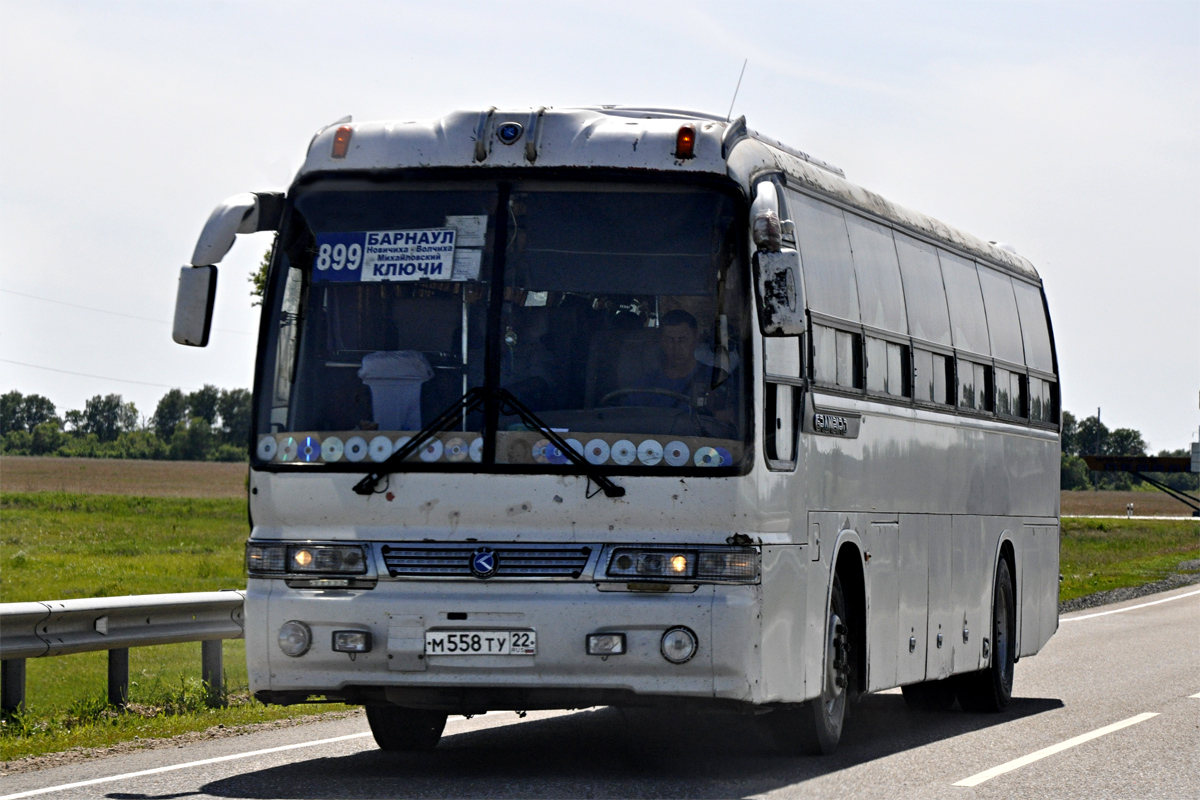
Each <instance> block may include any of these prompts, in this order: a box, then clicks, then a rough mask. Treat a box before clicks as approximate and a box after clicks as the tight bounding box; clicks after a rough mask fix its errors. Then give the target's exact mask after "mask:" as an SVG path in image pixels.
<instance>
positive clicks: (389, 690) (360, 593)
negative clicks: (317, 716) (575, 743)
mask: <svg viewBox="0 0 1200 800" xmlns="http://www.w3.org/2000/svg"><path fill="white" fill-rule="evenodd" d="M619 588H621V589H622V590H621V591H601V589H600V588H599V587H598V586H597V584H594V583H581V584H575V583H565V582H563V583H560V582H545V583H534V582H530V583H501V582H492V583H485V582H483V581H479V582H470V583H468V582H421V581H380V582H379V584H378V585H377V586H376V587H375V588H373V589H369V590H340V589H339V590H313V589H293V588H289V587H288V586H287V585H286V583H285V582H284V581H281V580H263V579H251V580H250V582H249V587H248V591H247V594H246V603H245V619H246V657H247V665H248V668H249V677H250V689H251V692H253V693H254V694H255V696H257V697H259V698H260V699H261V700H263V701H265V702H273V703H294V702H306V701H309V700H310V699H314V698H316V697H318V696H319V697H322V698H323V699H325V700H340V701H344V702H351V703H381V702H391V703H396V704H399V705H405V706H410V707H414V708H422V707H424V708H438V709H442V710H446V711H450V712H454V713H476V712H479V711H485V710H501V709H522V710H528V709H535V708H581V707H587V706H592V705H639V704H649V703H656V702H663V701H671V700H691V701H705V700H716V701H738V702H741V703H744V702H751V703H753V702H755V701H756V700H758V699H759V697H758V696H759V692H758V688H759V686H760V681H759V679H758V676H759V674H760V647H759V643H760V636H761V625H760V616H759V613H760V608H761V602H760V600H761V592H760V587H759V586H757V585H713V584H707V585H703V584H702V585H700V586H698V587H697V588H695V590H694V591H671V592H640V591H625V590H623V589H624V587H623V586H622V587H619ZM687 588H688V589H691V588H692V587H690V586H689V587H687ZM289 621H297V622H301V623H303V624H304V626H306V627H307V629H308V631H310V632H311V643H310V645H309V647H308V649H307V651H306V652H304V653H303V655H300V656H294V657H293V656H288V655H285V653H284V652H283V650H282V649H281V648H280V646H279V644H278V640H279V632H280V628H281V627H282V626H283V625H284V623H286V622H289ZM677 627H683V628H686V629H688V630H689V631H691V632H692V633H693V634H694V635H695V638H696V641H697V647H696V651H695V654H694V655H693V656H692V657H691V658H690V659H688V660H687V661H685V662H684V663H672V662H671V661H669V660H668V659H667V658H666V657H665V656H664V654H663V650H662V640H663V636H664V634H665V633H666V632H667V631H668V630H670V629H672V628H677ZM335 631H362V632H366V633H369V634H370V641H371V649H370V651H369V652H364V653H356V654H350V653H345V652H336V651H334V649H333V638H334V632H335ZM427 631H451V632H454V631H459V632H462V631H470V632H477V631H483V632H501V633H507V632H529V631H532V632H534V633H535V634H536V654H534V655H479V654H476V655H451V654H444V653H441V654H439V653H433V652H430V653H426V652H425V633H426V632H427ZM595 633H622V634H624V638H625V652H623V653H621V654H619V655H607V656H599V655H589V654H588V653H587V646H586V643H587V636H588V634H595Z"/></svg>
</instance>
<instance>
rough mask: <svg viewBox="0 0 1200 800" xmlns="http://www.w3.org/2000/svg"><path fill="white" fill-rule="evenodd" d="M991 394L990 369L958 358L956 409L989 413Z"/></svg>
mask: <svg viewBox="0 0 1200 800" xmlns="http://www.w3.org/2000/svg"><path fill="white" fill-rule="evenodd" d="M992 393H993V387H992V368H991V367H990V366H987V365H985V364H976V363H975V362H973V361H967V360H965V359H961V358H960V359H959V360H958V407H959V408H966V409H970V410H972V411H991V410H992Z"/></svg>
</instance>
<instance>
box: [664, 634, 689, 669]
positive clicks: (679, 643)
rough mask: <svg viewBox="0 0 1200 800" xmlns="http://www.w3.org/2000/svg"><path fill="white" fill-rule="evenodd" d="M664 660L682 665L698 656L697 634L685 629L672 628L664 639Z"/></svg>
mask: <svg viewBox="0 0 1200 800" xmlns="http://www.w3.org/2000/svg"><path fill="white" fill-rule="evenodd" d="M662 654H663V658H665V659H666V660H667V661H670V662H671V663H672V664H682V663H683V662H685V661H689V660H691V658H692V656H694V655H696V634H694V633H692V632H691V631H690V630H688V629H687V628H684V627H679V628H671V629H670V630H669V631H667V632H666V633H664V634H663V637H662Z"/></svg>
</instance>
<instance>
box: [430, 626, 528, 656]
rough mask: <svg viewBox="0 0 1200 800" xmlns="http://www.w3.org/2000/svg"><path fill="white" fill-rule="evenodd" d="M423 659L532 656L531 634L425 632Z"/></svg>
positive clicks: (522, 632) (521, 632)
mask: <svg viewBox="0 0 1200 800" xmlns="http://www.w3.org/2000/svg"><path fill="white" fill-rule="evenodd" d="M425 655H427V656H533V655H537V633H536V632H535V631H425Z"/></svg>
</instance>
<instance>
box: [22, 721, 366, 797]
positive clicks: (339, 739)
mask: <svg viewBox="0 0 1200 800" xmlns="http://www.w3.org/2000/svg"><path fill="white" fill-rule="evenodd" d="M370 735H371V734H369V733H352V734H349V735H348V736H334V737H333V738H332V739H317V740H316V741H312V742H300V743H299V744H285V745H281V746H280V747H268V748H266V749H265V750H252V751H250V752H249V753H234V754H233V755H230V756H219V757H217V758H205V759H201V760H200V761H189V762H187V763H186V764H172V765H170V766H168V767H155V768H154V769H143V770H139V771H138V772H126V773H124V774H122V775H109V776H108V777H107V778H92V779H91V780H87V781H76V782H75V783H64V784H61V785H59V786H47V787H46V788H44V789H30V790H29V791H28V792H17V793H16V794H6V795H3V796H0V800H19V798H22V797H33V796H34V795H39V794H49V793H50V792H62V791H66V790H67V789H78V788H79V787H81V786H95V785H96V784H97V783H111V782H112V781H123V780H126V779H128V778H140V777H142V776H143V775H158V774H159V773H162V772H174V771H175V770H177V769H188V768H189V767H200V766H203V765H205V764H219V763H221V762H222V761H236V760H237V759H239V758H253V757H254V756H265V755H268V754H270V753H282V752H284V751H285V750H299V749H300V748H302V747H317V746H319V745H323V744H333V743H334V742H345V741H349V740H350V739H363V738H366V737H368V736H370Z"/></svg>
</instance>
